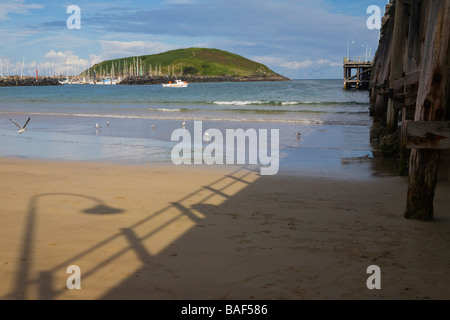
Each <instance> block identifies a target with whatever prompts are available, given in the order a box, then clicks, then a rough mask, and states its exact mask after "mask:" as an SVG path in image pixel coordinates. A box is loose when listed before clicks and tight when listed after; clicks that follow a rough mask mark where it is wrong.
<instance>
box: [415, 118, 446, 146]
mask: <svg viewBox="0 0 450 320" xmlns="http://www.w3.org/2000/svg"><path fill="white" fill-rule="evenodd" d="M406 139H407V144H406V147H407V148H408V149H412V148H415V149H440V150H442V149H450V121H411V122H408V124H407V125H406Z"/></svg>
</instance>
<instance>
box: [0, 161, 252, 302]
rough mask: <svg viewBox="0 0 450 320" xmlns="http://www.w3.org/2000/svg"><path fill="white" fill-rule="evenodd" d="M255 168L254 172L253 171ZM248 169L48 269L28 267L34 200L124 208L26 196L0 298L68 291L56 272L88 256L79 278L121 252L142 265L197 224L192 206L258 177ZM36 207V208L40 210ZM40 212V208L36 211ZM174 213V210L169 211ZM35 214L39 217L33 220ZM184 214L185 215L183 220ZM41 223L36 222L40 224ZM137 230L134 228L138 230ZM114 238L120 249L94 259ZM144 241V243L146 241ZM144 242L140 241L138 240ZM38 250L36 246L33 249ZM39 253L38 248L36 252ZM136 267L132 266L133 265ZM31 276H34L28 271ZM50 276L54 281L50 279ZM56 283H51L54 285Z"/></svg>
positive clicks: (32, 255)
mask: <svg viewBox="0 0 450 320" xmlns="http://www.w3.org/2000/svg"><path fill="white" fill-rule="evenodd" d="M258 172H259V171H258ZM258 172H256V171H255V170H254V169H253V168H250V167H241V168H239V169H237V170H235V171H233V172H232V173H230V174H227V175H224V176H222V177H221V178H219V179H217V180H215V181H213V182H211V183H210V184H208V185H206V186H202V187H200V188H199V189H197V190H195V191H193V192H191V193H189V194H187V195H185V196H183V197H181V198H180V199H178V200H177V201H176V202H171V203H170V204H169V205H166V206H165V207H163V208H161V209H159V210H157V211H155V212H154V213H152V214H150V215H148V216H147V217H145V218H144V219H141V220H139V221H136V222H134V223H133V224H131V225H129V226H127V227H125V228H121V229H119V230H117V231H119V232H116V233H115V234H113V235H111V236H109V237H106V238H105V239H103V240H101V241H99V242H97V243H95V244H94V245H92V246H90V247H88V248H87V249H84V250H82V251H81V252H80V253H78V254H75V255H73V256H71V257H70V258H67V259H65V260H64V261H62V262H59V263H55V265H54V266H52V267H51V268H49V269H48V270H43V271H41V270H38V273H36V270H32V265H33V261H34V259H36V258H42V257H39V256H38V255H37V254H38V252H37V250H35V249H33V246H34V243H35V242H36V241H37V240H38V237H37V236H36V233H37V232H36V229H37V228H38V220H39V221H42V217H38V211H39V210H38V202H39V200H41V199H43V198H48V197H65V199H67V198H69V197H75V198H84V199H87V200H90V201H92V202H93V203H94V206H93V207H91V208H87V209H83V210H81V212H82V213H85V214H99V215H108V214H117V215H120V214H121V213H124V212H125V211H124V210H123V209H119V208H113V207H110V206H108V205H107V204H105V203H103V201H101V200H100V199H97V198H94V197H90V196H86V195H82V194H73V193H43V194H38V195H36V196H34V197H32V198H31V199H30V200H29V203H28V212H27V218H26V221H25V226H24V236H23V240H22V242H23V243H22V245H21V251H20V252H19V255H20V256H21V257H22V259H20V260H21V262H20V264H19V268H18V272H17V274H16V277H15V280H13V281H14V284H13V289H12V292H10V293H8V294H6V295H5V296H4V297H3V299H35V298H38V299H46V300H48V299H57V298H58V297H60V296H61V295H62V294H64V293H67V291H68V289H67V288H66V287H63V286H61V281H60V280H61V279H60V278H61V275H65V276H66V277H68V276H69V275H68V274H67V273H66V268H67V267H68V266H70V265H72V264H74V263H76V262H77V261H80V260H81V259H84V261H86V259H89V257H92V258H93V259H92V260H91V261H94V263H91V264H92V265H91V266H89V267H88V268H83V270H82V279H83V282H84V281H86V279H89V278H92V277H94V276H95V275H99V272H100V271H101V270H103V269H104V268H106V267H108V266H110V264H111V262H113V261H115V260H118V259H119V258H121V257H123V256H124V255H125V254H128V253H130V252H132V253H134V254H135V255H136V257H137V258H138V259H139V260H140V261H141V262H142V263H143V264H145V263H146V262H148V261H149V259H150V258H151V257H154V256H156V255H158V254H159V253H160V252H161V251H162V250H164V249H165V248H166V247H167V246H168V245H169V244H170V243H171V242H173V241H175V240H177V239H178V238H179V237H181V235H182V234H184V233H186V232H187V231H189V230H190V229H192V228H193V227H194V226H195V225H196V224H198V223H200V222H201V221H202V219H204V218H205V216H204V215H203V214H202V213H201V212H199V211H198V210H197V209H196V207H199V205H200V207H201V205H202V204H205V205H208V202H214V201H215V202H216V203H217V205H220V203H221V202H224V201H226V200H228V199H229V198H230V197H232V196H233V194H234V193H237V192H239V191H240V190H242V189H243V188H245V187H247V186H248V185H250V184H251V183H252V182H254V181H255V180H257V179H258V177H259V175H258ZM41 210H42V209H41ZM42 211H43V210H42ZM174 212H176V213H174ZM38 218H39V219H38ZM186 218H187V219H188V220H187V221H186ZM179 222H183V225H185V229H184V230H182V231H183V233H182V234H174V236H176V238H170V235H169V236H168V235H167V234H166V235H165V236H164V238H165V240H164V241H152V244H153V246H152V245H150V246H149V243H148V240H149V239H151V238H152V240H153V238H154V240H161V238H158V234H160V233H161V232H163V231H164V230H167V229H168V228H169V229H170V227H171V226H173V225H174V224H177V223H179ZM41 223H42V222H41ZM143 227H145V230H144V231H145V232H144V233H143V231H142V228H143ZM138 229H139V230H138ZM118 241H119V242H120V243H121V244H122V245H121V248H120V249H119V250H117V251H116V252H113V253H111V254H109V255H107V256H104V257H102V258H101V259H100V260H99V258H98V256H97V257H96V255H97V254H98V252H99V250H103V251H105V252H106V251H108V250H106V249H107V247H108V246H111V245H112V244H113V243H116V245H117V242H118ZM146 241H147V242H146ZM144 242H146V243H144ZM39 249H41V247H40V248H39ZM39 253H41V252H39ZM138 267H139V266H136V268H138ZM33 274H34V275H33ZM55 278H57V279H58V280H57V281H56V282H55ZM55 283H57V285H55ZM33 288H35V289H36V290H35V291H37V294H36V296H34V294H32V292H33ZM113 289H114V285H113V286H112V287H104V288H99V290H100V291H101V290H105V291H106V292H98V295H104V294H107V292H110V290H113Z"/></svg>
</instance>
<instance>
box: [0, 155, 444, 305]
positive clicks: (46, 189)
mask: <svg viewBox="0 0 450 320" xmlns="http://www.w3.org/2000/svg"><path fill="white" fill-rule="evenodd" d="M406 190H407V180H406V178H402V177H373V178H369V179H360V180H357V179H354V180H347V181H345V180H342V179H341V180H340V179H334V178H325V177H308V176H306V175H304V176H283V175H277V176H259V174H258V172H255V171H252V170H248V169H245V168H241V169H238V168H235V167H225V166H223V167H219V168H210V167H207V168H204V167H201V168H198V167H193V166H191V167H176V166H173V165H170V166H169V165H168V166H153V165H150V164H149V165H145V166H131V165H118V164H104V163H78V162H48V161H36V160H23V159H11V158H3V159H0V221H1V224H0V299H152V300H157V299H158V300H160V299H164V300H165V299H170V300H175V299H194V300H197V299H208V300H210V299H212V300H216V299H237V300H247V299H258V300H266V299H267V300H268V299H288V300H292V299H295V300H297V299H450V210H449V204H450V200H449V195H450V184H449V183H448V181H441V182H440V183H439V184H438V187H437V193H436V198H435V217H436V219H435V220H434V221H431V222H420V221H415V220H406V219H404V218H403V217H402V213H403V210H404V206H405V200H406ZM71 265H77V266H79V267H80V270H81V289H80V290H77V289H74V290H69V289H68V288H67V287H66V280H67V278H68V277H69V276H70V274H68V273H67V268H68V267H69V266H71ZM370 265H377V266H379V267H380V268H381V289H380V290H369V289H368V288H367V286H366V280H367V278H368V277H369V274H367V273H366V270H367V267H368V266H370Z"/></svg>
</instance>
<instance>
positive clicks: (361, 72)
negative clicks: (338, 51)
mask: <svg viewBox="0 0 450 320" xmlns="http://www.w3.org/2000/svg"><path fill="white" fill-rule="evenodd" d="M371 70H372V62H371V61H360V60H357V61H354V60H350V58H349V57H345V58H344V89H353V88H355V89H360V90H367V89H369V84H370V76H371Z"/></svg>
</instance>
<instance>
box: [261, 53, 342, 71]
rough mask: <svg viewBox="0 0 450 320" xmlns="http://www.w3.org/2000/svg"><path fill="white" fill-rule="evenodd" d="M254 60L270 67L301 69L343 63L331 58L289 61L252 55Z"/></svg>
mask: <svg viewBox="0 0 450 320" xmlns="http://www.w3.org/2000/svg"><path fill="white" fill-rule="evenodd" d="M252 60H255V61H257V62H260V63H263V64H265V65H267V66H268V67H269V68H274V67H280V68H284V69H289V70H299V69H308V68H317V67H340V66H342V64H341V63H338V62H335V61H331V60H329V59H317V60H310V59H307V60H304V61H297V60H294V61H287V60H285V59H283V58H279V57H271V56H263V57H261V56H260V57H258V56H256V57H252Z"/></svg>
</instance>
